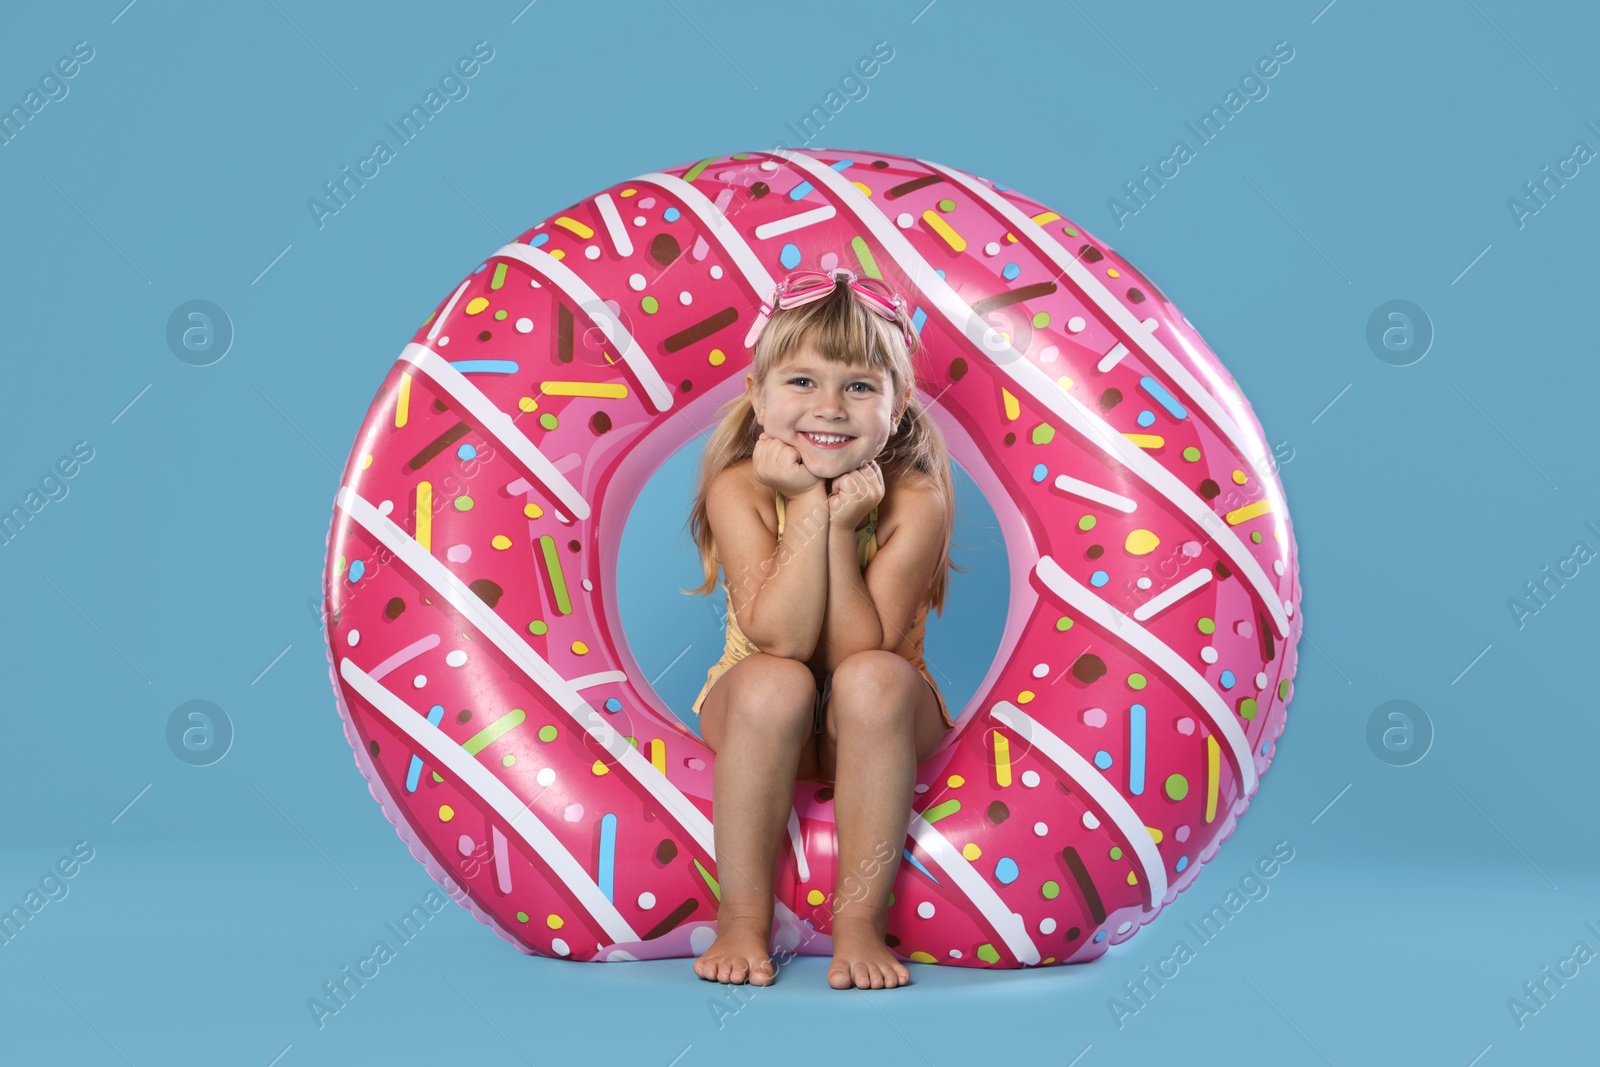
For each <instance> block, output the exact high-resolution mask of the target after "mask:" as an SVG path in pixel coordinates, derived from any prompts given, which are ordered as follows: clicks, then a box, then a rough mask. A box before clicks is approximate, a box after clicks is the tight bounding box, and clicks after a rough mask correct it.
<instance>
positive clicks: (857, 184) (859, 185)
mask: <svg viewBox="0 0 1600 1067" xmlns="http://www.w3.org/2000/svg"><path fill="white" fill-rule="evenodd" d="M850 184H851V185H853V186H855V187H856V188H857V189H860V190H861V195H862V196H871V195H872V190H871V189H868V188H867V186H866V184H865V183H863V182H857V181H852V182H851V183H850Z"/></svg>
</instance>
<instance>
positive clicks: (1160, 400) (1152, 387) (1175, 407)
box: [1139, 374, 1189, 419]
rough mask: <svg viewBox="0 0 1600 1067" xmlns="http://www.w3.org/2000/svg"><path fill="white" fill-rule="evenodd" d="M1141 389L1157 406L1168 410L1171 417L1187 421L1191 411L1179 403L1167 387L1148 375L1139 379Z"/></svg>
mask: <svg viewBox="0 0 1600 1067" xmlns="http://www.w3.org/2000/svg"><path fill="white" fill-rule="evenodd" d="M1139 388H1141V389H1143V390H1144V391H1145V392H1147V393H1149V394H1150V398H1151V399H1152V400H1154V401H1155V402H1156V403H1157V404H1160V405H1161V406H1162V407H1164V408H1166V409H1167V414H1169V415H1171V416H1172V417H1173V418H1175V419H1186V418H1188V417H1189V409H1188V408H1185V407H1184V406H1183V405H1182V404H1180V403H1178V401H1177V400H1176V399H1175V398H1174V397H1173V395H1172V394H1171V393H1169V392H1167V390H1166V387H1165V386H1163V385H1162V384H1161V383H1160V382H1158V381H1156V380H1155V379H1154V378H1152V377H1150V376H1149V375H1148V374H1147V375H1145V376H1144V377H1142V378H1140V379H1139Z"/></svg>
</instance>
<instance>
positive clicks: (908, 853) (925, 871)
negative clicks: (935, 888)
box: [900, 848, 944, 885]
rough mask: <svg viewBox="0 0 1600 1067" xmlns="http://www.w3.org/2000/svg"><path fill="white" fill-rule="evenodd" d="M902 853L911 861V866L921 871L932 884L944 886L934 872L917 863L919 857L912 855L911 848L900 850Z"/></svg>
mask: <svg viewBox="0 0 1600 1067" xmlns="http://www.w3.org/2000/svg"><path fill="white" fill-rule="evenodd" d="M900 852H901V854H902V855H904V856H905V858H906V859H908V860H910V861H911V865H912V866H913V867H915V868H916V869H917V870H919V871H921V872H922V873H923V874H925V875H927V876H928V880H929V881H930V882H932V883H933V884H934V885H943V884H944V883H943V882H941V881H939V879H937V878H935V877H934V876H933V872H932V871H930V870H928V868H926V867H924V866H923V865H922V864H921V863H919V862H918V861H917V857H915V856H913V855H912V854H911V850H910V849H909V848H903V849H901V850H900Z"/></svg>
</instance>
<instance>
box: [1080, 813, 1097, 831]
mask: <svg viewBox="0 0 1600 1067" xmlns="http://www.w3.org/2000/svg"><path fill="white" fill-rule="evenodd" d="M1083 828H1084V829H1085V830H1098V829H1100V817H1099V816H1098V815H1096V814H1095V813H1094V812H1092V811H1086V812H1084V813H1083Z"/></svg>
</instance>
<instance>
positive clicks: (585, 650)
mask: <svg viewBox="0 0 1600 1067" xmlns="http://www.w3.org/2000/svg"><path fill="white" fill-rule="evenodd" d="M572 651H574V652H576V653H577V654H578V655H580V656H587V655H588V654H589V646H588V645H586V644H584V643H583V642H582V641H574V642H572Z"/></svg>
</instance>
